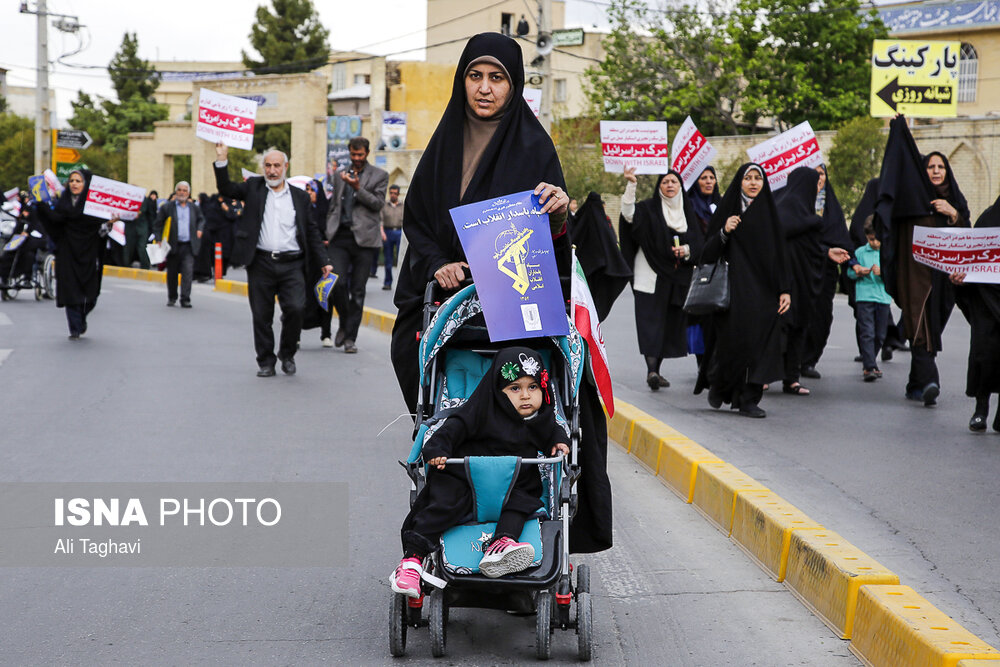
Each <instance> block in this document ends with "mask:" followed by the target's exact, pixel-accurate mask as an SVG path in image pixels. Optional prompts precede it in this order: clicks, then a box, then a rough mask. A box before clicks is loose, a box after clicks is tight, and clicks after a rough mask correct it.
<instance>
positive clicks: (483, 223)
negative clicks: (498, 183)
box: [450, 190, 569, 341]
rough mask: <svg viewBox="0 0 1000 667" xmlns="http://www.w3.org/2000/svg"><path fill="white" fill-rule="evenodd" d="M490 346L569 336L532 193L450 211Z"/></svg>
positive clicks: (545, 221) (543, 216)
mask: <svg viewBox="0 0 1000 667" xmlns="http://www.w3.org/2000/svg"><path fill="white" fill-rule="evenodd" d="M450 213H451V219H452V221H453V222H454V223H455V229H456V230H457V231H458V238H459V240H461V242H462V248H464V249H465V256H466V258H467V259H468V261H469V267H470V268H471V270H472V277H473V279H474V280H475V281H476V291H477V292H478V293H479V299H480V301H482V304H483V313H484V315H485V316H486V328H487V329H488V331H489V335H490V340H492V341H501V340H511V339H514V338H534V337H538V336H565V335H567V334H569V325H568V324H567V320H566V305H565V302H564V301H563V296H562V288H561V287H560V285H559V270H558V268H557V267H556V259H555V253H554V252H553V249H552V233H551V232H550V231H549V216H548V214H547V213H542V212H541V206H540V205H539V203H538V197H536V196H535V195H533V194H532V192H531V190H527V191H525V192H518V193H516V194H512V195H506V196H503V197H497V198H496V199H490V200H487V201H482V202H477V203H475V204H467V205H465V206H458V207H456V208H453V209H451V211H450Z"/></svg>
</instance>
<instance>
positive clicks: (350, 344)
mask: <svg viewBox="0 0 1000 667" xmlns="http://www.w3.org/2000/svg"><path fill="white" fill-rule="evenodd" d="M357 351H358V347H357V346H356V345H355V344H354V341H353V340H345V341H344V352H346V353H347V354H356V353H357Z"/></svg>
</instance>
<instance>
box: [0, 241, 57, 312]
mask: <svg viewBox="0 0 1000 667" xmlns="http://www.w3.org/2000/svg"><path fill="white" fill-rule="evenodd" d="M3 252H5V253H13V252H16V251H10V250H8V251H3ZM31 252H33V253H34V255H35V259H34V261H33V262H32V265H31V272H30V274H27V275H25V276H16V275H14V274H13V272H12V273H11V274H10V275H7V276H0V300H3V301H11V300H13V299H16V298H17V295H18V293H19V292H20V291H21V290H22V289H30V290H34V292H35V301H41V300H42V299H54V298H56V256H55V255H54V254H52V253H51V252H49V251H48V250H47V249H45V248H39V249H38V250H35V251H31Z"/></svg>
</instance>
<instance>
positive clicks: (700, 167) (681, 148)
mask: <svg viewBox="0 0 1000 667" xmlns="http://www.w3.org/2000/svg"><path fill="white" fill-rule="evenodd" d="M670 153H671V155H673V156H674V159H673V160H671V165H670V168H671V169H673V170H675V171H677V172H678V173H679V174H680V175H681V178H683V179H684V189H685V190H689V189H691V186H692V185H694V184H695V183H696V182H697V181H698V177H699V176H701V173H702V172H703V171H705V167H707V166H708V165H710V164H712V160H713V159H714V158H715V154H716V150H715V148H714V147H713V146H712V144H710V143H708V140H707V139H705V135H703V134H702V133H701V132H699V131H698V128H697V127H695V125H694V121H693V120H691V116H688V117H687V118H685V119H684V123H682V124H681V129H679V130H677V135H676V136H675V137H674V143H673V145H672V146H671V147H670Z"/></svg>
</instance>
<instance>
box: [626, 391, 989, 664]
mask: <svg viewBox="0 0 1000 667" xmlns="http://www.w3.org/2000/svg"><path fill="white" fill-rule="evenodd" d="M608 436H609V437H610V438H611V439H612V440H613V441H615V442H616V443H618V445H619V446H621V447H622V448H623V449H625V450H626V451H627V452H628V453H629V454H630V455H631V456H632V457H633V458H635V459H636V460H637V461H639V462H640V463H641V464H642V465H644V466H645V467H646V468H648V469H649V471H650V472H651V473H652V474H653V475H655V476H656V477H657V478H658V479H659V480H660V481H661V482H663V483H664V484H665V485H666V486H667V488H669V489H670V490H671V491H673V492H674V493H676V494H677V495H678V496H679V497H680V498H681V500H683V501H684V502H687V503H690V504H692V505H693V506H694V508H695V509H696V510H698V511H699V512H700V513H701V514H702V515H704V516H705V518H706V519H708V520H709V522H710V523H712V525H714V526H715V527H716V528H718V529H719V530H720V531H721V532H722V533H723V534H724V535H726V536H728V537H729V538H730V539H731V540H733V542H735V543H736V544H737V545H738V546H739V547H740V548H741V549H742V550H743V551H745V552H746V553H747V554H748V555H749V556H750V558H751V559H753V560H754V561H755V562H756V563H757V564H758V565H760V566H761V568H762V569H763V570H764V571H765V572H767V574H768V575H769V576H771V577H772V578H773V579H774V580H775V581H778V582H784V584H785V586H786V587H787V588H788V590H789V591H791V592H792V594H793V595H795V597H796V598H798V599H799V600H800V601H802V603H803V604H805V606H806V607H808V608H809V610H810V611H812V612H813V613H814V614H816V616H818V617H819V618H820V619H822V620H823V622H824V623H826V624H827V625H828V626H829V627H830V628H831V629H832V630H833V631H834V632H836V633H837V635H838V636H839V637H840V638H841V639H849V640H850V642H851V643H850V649H851V652H853V653H854V654H855V655H856V656H857V657H858V658H860V659H861V661H862V662H864V663H865V664H866V665H870V666H873V667H882V666H883V665H884V666H885V667H897V666H898V665H927V666H932V665H941V666H945V665H948V666H953V665H956V664H957V665H964V666H966V667H972V665H973V664H980V663H982V664H986V663H988V664H994V665H1000V663H998V662H997V661H1000V651H998V650H997V649H995V648H993V647H992V646H990V645H989V644H987V643H986V642H984V641H982V640H981V639H979V638H978V637H976V636H975V635H973V634H972V633H970V632H969V631H968V630H966V629H965V628H963V627H962V626H961V625H959V624H958V623H956V622H955V621H954V620H952V619H951V618H949V617H948V616H947V615H945V614H944V613H943V612H941V611H940V610H938V609H936V608H935V607H934V606H933V605H932V604H931V603H930V602H928V601H927V600H925V599H924V598H923V597H921V596H920V595H918V594H917V593H916V592H915V591H914V590H913V589H912V588H910V587H908V586H900V585H899V577H898V576H897V575H896V574H895V573H893V572H892V571H890V570H889V569H888V568H886V567H884V566H883V565H881V564H880V563H879V562H878V561H876V560H875V559H873V558H871V557H870V556H868V555H866V554H865V553H864V552H862V551H861V550H860V549H858V548H857V547H855V546H854V545H852V544H850V543H849V542H848V541H847V540H845V539H844V538H842V537H841V536H840V535H837V534H836V533H834V532H833V531H830V530H827V529H826V528H825V527H823V526H822V524H820V523H819V522H817V521H814V520H813V519H811V518H809V517H808V516H806V514H805V513H804V512H802V511H800V510H798V509H797V508H795V507H794V506H793V505H791V504H790V503H788V502H787V501H785V500H783V499H782V498H781V497H780V496H778V495H777V494H775V493H774V492H772V491H771V490H769V489H767V488H765V487H764V485H763V484H761V483H759V482H757V481H756V480H755V479H753V478H752V477H750V476H749V475H746V474H744V473H742V472H741V471H740V470H739V469H738V468H736V467H734V466H732V465H730V464H729V463H726V462H725V461H722V460H721V459H719V458H718V457H717V456H715V455H714V454H712V452H710V451H709V450H707V449H705V448H704V447H702V446H701V445H699V444H697V443H696V442H694V441H692V440H691V439H689V438H687V437H686V436H684V435H683V434H681V433H679V432H677V431H676V430H674V429H672V428H670V427H669V426H667V425H666V424H664V423H663V422H661V421H659V420H657V419H656V418H655V417H653V416H652V415H649V414H647V413H645V412H643V411H642V410H640V409H638V408H636V407H635V406H633V405H630V404H628V403H626V402H624V401H621V400H617V401H615V415H614V417H612V418H611V420H610V422H609V424H608ZM959 661H961V662H959ZM971 661H979V662H975V663H974V662H971Z"/></svg>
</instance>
